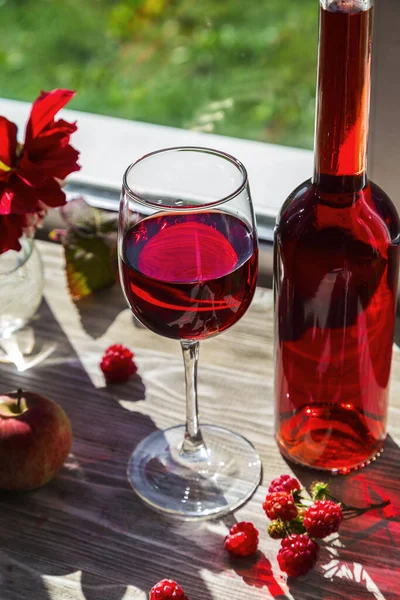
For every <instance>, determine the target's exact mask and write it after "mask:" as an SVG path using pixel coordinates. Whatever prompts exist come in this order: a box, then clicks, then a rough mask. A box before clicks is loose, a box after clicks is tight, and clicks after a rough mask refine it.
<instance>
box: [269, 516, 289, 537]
mask: <svg viewBox="0 0 400 600" xmlns="http://www.w3.org/2000/svg"><path fill="white" fill-rule="evenodd" d="M268 535H269V536H270V537H272V538H273V539H274V540H279V539H282V538H284V537H285V525H284V524H283V523H282V521H278V520H275V521H271V523H270V524H269V525H268Z"/></svg>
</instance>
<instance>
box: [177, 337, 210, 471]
mask: <svg viewBox="0 0 400 600" xmlns="http://www.w3.org/2000/svg"><path fill="white" fill-rule="evenodd" d="M181 346H182V354H183V362H184V365H185V381H186V430H185V437H184V440H183V444H182V448H181V452H180V453H181V457H184V458H189V459H192V460H205V459H206V458H207V457H208V452H207V448H206V445H205V443H204V440H203V436H202V434H201V430H200V425H199V407H198V401H197V363H198V359H199V342H192V341H186V340H182V341H181Z"/></svg>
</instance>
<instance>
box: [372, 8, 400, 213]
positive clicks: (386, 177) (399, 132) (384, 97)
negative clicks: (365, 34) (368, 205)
mask: <svg viewBox="0 0 400 600" xmlns="http://www.w3.org/2000/svg"><path fill="white" fill-rule="evenodd" d="M399 30H400V2H399V0H376V2H375V27H374V39H373V54H372V57H373V59H372V96H371V118H370V135H369V150H368V175H369V177H370V178H371V179H372V180H373V181H375V182H376V183H377V184H378V185H380V186H381V187H382V188H383V190H384V191H385V192H386V193H387V194H388V195H389V196H390V197H391V199H392V200H393V202H394V204H395V205H396V207H397V210H399V211H400V193H399V181H400V167H399V160H400V102H399V97H400V77H399V75H400V37H399Z"/></svg>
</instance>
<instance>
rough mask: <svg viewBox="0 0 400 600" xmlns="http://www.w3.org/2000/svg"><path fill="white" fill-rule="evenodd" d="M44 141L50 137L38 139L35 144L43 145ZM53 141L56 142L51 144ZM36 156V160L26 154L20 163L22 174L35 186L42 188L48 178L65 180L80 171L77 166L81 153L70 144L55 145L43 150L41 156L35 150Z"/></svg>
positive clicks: (30, 154)
mask: <svg viewBox="0 0 400 600" xmlns="http://www.w3.org/2000/svg"><path fill="white" fill-rule="evenodd" d="M43 139H46V140H51V138H50V137H48V138H38V140H34V142H36V141H38V142H40V143H41V142H42V141H43ZM52 141H54V140H51V142H50V143H52ZM35 154H36V158H35V156H33V153H31V152H29V155H28V154H26V153H25V152H24V155H23V157H22V159H21V162H20V172H21V174H22V175H23V176H24V178H25V179H28V180H29V182H30V183H32V184H33V185H37V186H41V185H43V183H44V182H45V181H46V179H48V178H54V177H57V178H58V179H65V178H66V177H67V175H69V174H70V173H72V172H73V171H79V169H80V166H79V165H78V164H77V160H78V157H79V152H78V151H77V150H75V148H73V147H72V146H70V145H69V144H68V145H67V146H65V147H61V146H59V145H57V144H55V145H54V146H52V147H51V148H48V149H46V150H43V152H42V154H41V155H40V152H38V151H37V149H36V148H35Z"/></svg>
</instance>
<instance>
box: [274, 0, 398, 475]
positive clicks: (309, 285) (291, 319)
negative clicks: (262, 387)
mask: <svg viewBox="0 0 400 600" xmlns="http://www.w3.org/2000/svg"><path fill="white" fill-rule="evenodd" d="M372 12H373V7H372V2H371V1H370V0H334V1H329V0H321V6H320V38H319V57H318V84H317V114H316V134H315V169H314V176H313V178H312V179H311V180H310V181H306V182H305V183H303V184H301V185H300V186H299V187H298V188H297V189H296V190H294V192H293V193H292V194H291V195H290V196H289V198H288V199H287V201H286V202H285V204H284V205H283V207H282V209H281V211H280V214H279V216H278V219H277V224H276V230H275V261H274V275H275V277H274V287H275V322H276V381H275V393H276V437H277V442H278V445H279V448H280V450H281V452H282V453H283V455H284V456H286V457H287V458H288V459H291V460H293V461H295V462H297V463H301V464H303V465H307V466H310V467H314V468H318V469H323V470H326V471H330V472H332V473H347V472H348V471H350V470H352V469H356V468H360V467H362V466H364V465H366V464H368V463H369V462H370V461H371V459H372V458H373V457H375V456H376V455H378V454H379V452H380V451H381V450H382V446H383V443H384V440H385V437H386V419H387V403H388V390H389V375H390V364H391V357H392V346H393V332H394V323H395V312H396V295H397V277H398V262H399V241H400V224H399V218H398V215H397V212H396V209H395V207H394V205H393V204H392V202H391V200H390V199H389V198H388V196H387V195H386V194H385V193H384V192H383V191H382V190H381V189H380V188H379V187H378V186H377V185H375V184H374V183H372V182H371V181H369V180H368V178H367V174H366V145H367V135H368V114H369V96H370V58H371V31H372Z"/></svg>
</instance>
